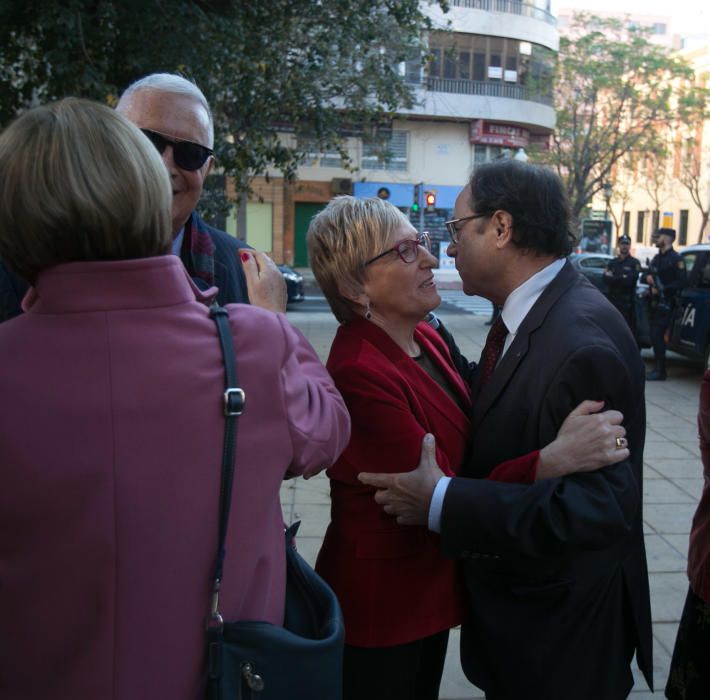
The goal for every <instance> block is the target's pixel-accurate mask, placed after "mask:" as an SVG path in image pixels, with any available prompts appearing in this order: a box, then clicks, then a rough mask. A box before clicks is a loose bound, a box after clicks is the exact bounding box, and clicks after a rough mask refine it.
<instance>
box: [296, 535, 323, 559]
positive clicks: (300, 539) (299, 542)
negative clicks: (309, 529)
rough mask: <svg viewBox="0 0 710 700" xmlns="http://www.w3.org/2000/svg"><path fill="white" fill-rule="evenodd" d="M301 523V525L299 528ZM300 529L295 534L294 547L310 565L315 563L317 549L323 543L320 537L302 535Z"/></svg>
mask: <svg viewBox="0 0 710 700" xmlns="http://www.w3.org/2000/svg"><path fill="white" fill-rule="evenodd" d="M302 528H303V525H301V529H302ZM301 529H299V531H298V535H296V549H297V550H298V553H299V554H300V555H301V556H302V557H303V558H304V559H305V560H306V561H307V562H308V563H309V564H310V565H311V566H315V565H316V557H317V556H318V551H319V550H320V547H321V545H322V544H323V538H322V537H304V536H303V535H301Z"/></svg>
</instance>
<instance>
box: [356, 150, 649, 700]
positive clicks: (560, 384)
mask: <svg viewBox="0 0 710 700" xmlns="http://www.w3.org/2000/svg"><path fill="white" fill-rule="evenodd" d="M454 214H455V218H454V219H453V220H452V221H451V222H447V224H448V228H449V233H450V234H451V237H452V243H451V245H450V246H449V250H448V253H449V255H451V256H453V257H455V258H456V267H457V269H458V271H459V273H460V275H461V278H462V281H463V289H464V291H465V292H466V293H467V294H479V295H482V296H486V297H487V298H489V299H490V300H491V301H492V302H493V303H495V304H499V305H501V306H502V307H503V310H502V313H501V318H502V322H503V323H504V324H505V325H504V327H503V329H502V333H501V338H502V339H503V343H502V355H499V359H497V360H496V359H495V358H494V359H493V360H492V361H491V358H490V355H489V354H488V353H487V351H484V358H487V359H486V362H484V361H483V360H484V358H482V365H486V364H488V365H489V366H490V369H491V370H492V374H490V375H489V376H484V371H483V370H481V369H479V371H478V372H477V373H476V374H475V375H474V378H473V389H474V399H475V405H474V409H473V431H474V432H473V437H472V440H471V445H470V450H469V453H468V456H467V459H466V460H465V464H464V466H463V470H462V473H463V477H459V478H453V479H448V478H441V472H440V471H439V470H438V468H437V466H436V463H435V462H434V460H433V458H432V453H431V445H430V444H429V445H428V444H427V443H426V442H425V444H424V447H423V450H422V462H421V464H420V466H419V467H418V468H417V469H416V470H415V471H414V472H410V473H409V474H399V475H377V477H378V478H371V477H370V476H369V475H368V476H364V477H362V478H363V480H364V481H366V483H370V484H371V485H374V486H378V487H379V488H382V489H385V490H382V491H380V492H379V493H378V496H377V500H378V501H379V502H381V503H384V504H385V510H386V511H387V512H388V513H390V514H393V515H397V516H398V521H399V522H400V523H402V524H407V523H415V522H428V524H429V527H430V529H433V530H435V531H439V532H440V533H441V544H442V549H443V551H444V552H445V553H446V554H447V555H449V556H453V557H458V558H460V559H461V560H462V561H463V566H464V572H465V577H466V582H467V585H468V586H469V591H470V602H471V615H470V617H469V618H468V620H467V622H466V623H465V624H464V625H463V627H462V637H461V659H462V665H463V669H464V672H465V673H466V675H467V677H468V678H469V679H470V680H471V681H472V682H473V683H475V684H476V685H477V686H479V687H481V688H483V689H484V690H485V691H486V696H487V698H490V700H518V699H520V698H526V700H572V699H574V700H600V699H601V698H603V699H604V700H616V699H618V698H625V697H626V696H627V695H628V693H629V691H630V690H631V687H632V685H633V677H632V674H631V669H630V662H631V660H632V658H633V656H634V653H636V656H637V661H638V664H639V666H640V668H641V669H642V670H643V672H644V675H645V677H646V680H647V681H648V683H649V685H651V684H652V677H651V617H650V603H649V589H648V573H647V568H646V554H645V549H644V542H643V532H642V518H641V497H642V473H641V469H642V457H643V445H644V438H645V399H644V376H643V365H642V363H641V360H640V358H639V355H638V350H637V348H636V344H635V342H634V339H633V336H632V335H631V332H630V330H629V328H628V325H627V324H626V323H625V322H624V319H623V318H622V317H621V315H620V314H619V313H618V311H617V310H616V309H614V308H613V307H612V306H611V304H610V303H609V302H608V301H607V300H606V299H605V298H604V297H603V295H602V294H601V293H600V292H599V291H598V290H596V289H595V288H594V287H593V286H592V285H591V284H589V283H588V282H587V281H586V280H585V279H584V278H582V277H581V276H580V275H578V274H577V273H576V272H574V270H573V269H572V267H571V266H570V264H569V263H568V262H567V261H566V260H565V257H566V255H567V254H568V253H569V252H570V251H571V249H572V244H573V237H572V235H571V233H570V232H571V214H570V207H569V203H568V200H567V197H566V195H565V193H564V189H563V187H562V183H561V182H560V180H559V178H557V176H556V175H554V174H553V173H552V171H550V170H547V169H545V168H541V167H539V166H533V165H530V164H524V163H520V162H517V161H513V160H507V161H496V162H494V163H490V164H487V165H485V166H481V167H479V168H477V169H476V170H475V171H474V173H473V175H472V177H471V180H470V182H469V184H468V186H467V187H466V188H465V189H464V190H463V192H462V193H461V194H460V195H459V197H458V199H457V201H456V207H455V210H454ZM495 327H496V326H495V325H494V329H495ZM492 334H493V329H492V331H491V335H492ZM489 338H490V336H489ZM584 399H597V400H603V401H604V402H605V404H606V406H607V407H610V408H615V409H618V410H619V411H621V412H623V414H624V416H625V421H624V426H625V428H626V431H627V436H628V443H629V449H630V457H629V458H628V459H625V460H624V461H621V462H619V463H617V464H615V465H613V466H610V467H605V468H604V469H602V470H599V471H595V472H587V473H578V474H574V475H570V476H566V477H564V478H558V479H548V480H544V481H537V482H535V483H534V484H532V485H529V486H516V485H510V484H503V483H499V482H495V481H488V480H486V476H487V475H488V474H489V473H490V472H491V470H492V469H493V468H494V467H495V466H496V465H497V464H499V463H500V462H502V461H504V460H507V459H510V458H513V457H515V456H516V455H520V454H526V453H528V452H530V451H532V450H536V449H540V448H542V447H543V446H544V445H546V444H547V443H548V442H550V441H551V440H552V439H554V438H555V436H556V434H557V432H558V430H559V428H560V426H561V424H562V421H563V420H564V418H565V417H566V416H567V414H568V413H569V412H570V410H571V409H572V408H574V407H575V406H576V405H577V404H578V403H579V402H580V401H582V400H584Z"/></svg>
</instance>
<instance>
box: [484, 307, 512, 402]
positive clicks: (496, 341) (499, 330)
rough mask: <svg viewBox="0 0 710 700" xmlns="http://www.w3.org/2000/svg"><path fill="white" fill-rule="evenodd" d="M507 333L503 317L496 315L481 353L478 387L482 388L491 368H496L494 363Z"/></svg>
mask: <svg viewBox="0 0 710 700" xmlns="http://www.w3.org/2000/svg"><path fill="white" fill-rule="evenodd" d="M507 335H508V329H507V328H506V327H505V323H503V318H502V316H498V318H497V319H496V320H495V321H494V323H493V325H492V326H491V330H490V331H488V337H487V338H486V345H485V346H484V348H483V353H482V354H481V375H480V376H481V380H480V382H479V385H478V386H479V389H482V388H483V387H484V386H485V385H486V382H487V381H488V380H489V379H490V378H491V375H492V374H493V370H494V369H495V368H496V364H498V359H499V358H500V356H501V353H502V352H503V345H505V338H506V336H507Z"/></svg>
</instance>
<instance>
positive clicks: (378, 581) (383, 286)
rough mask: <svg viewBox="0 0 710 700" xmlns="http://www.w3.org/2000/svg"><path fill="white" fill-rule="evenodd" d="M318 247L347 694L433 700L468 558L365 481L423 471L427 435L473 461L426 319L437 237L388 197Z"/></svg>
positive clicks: (335, 566)
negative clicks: (343, 409) (332, 417)
mask: <svg viewBox="0 0 710 700" xmlns="http://www.w3.org/2000/svg"><path fill="white" fill-rule="evenodd" d="M308 245H309V252H310V260H311V265H312V268H313V272H314V274H315V277H316V279H317V281H318V283H319V285H320V286H321V289H322V290H323V292H324V294H325V296H326V298H327V299H328V302H329V303H330V306H331V308H332V310H333V312H334V314H335V316H336V317H337V319H338V321H340V322H341V324H342V325H341V326H340V328H339V329H338V332H337V335H336V337H335V340H334V342H333V346H332V348H331V352H330V357H329V360H328V363H327V367H328V370H329V371H330V373H331V375H332V377H333V379H334V380H335V384H336V386H337V387H338V389H339V390H340V392H341V394H342V396H343V398H344V399H345V403H346V405H347V407H348V410H349V412H350V416H351V420H352V434H351V440H350V443H349V445H348V447H347V449H346V450H345V452H344V453H343V455H342V456H341V457H340V459H339V460H338V461H337V462H336V463H335V464H334V465H333V466H332V467H331V468H330V469H329V470H328V476H329V478H330V480H331V501H332V506H331V522H330V525H329V526H328V530H327V533H326V535H325V540H324V542H323V547H322V549H321V551H320V553H319V555H318V560H317V564H316V568H317V570H318V571H319V572H320V573H321V575H322V576H323V577H324V578H325V579H326V580H327V581H328V582H329V583H330V584H331V586H332V587H333V588H334V590H335V591H336V593H337V594H338V597H339V599H340V603H341V605H342V608H343V613H344V616H345V626H346V649H345V663H344V676H345V677H344V697H345V700H355V699H357V700H377V699H378V698H382V699H383V700H385V699H386V700H398V699H400V698H401V699H402V700H415V699H417V700H434V699H436V698H438V691H439V685H440V681H441V675H442V671H443V666H444V658H445V654H446V646H447V641H448V630H449V629H450V628H451V627H454V626H456V625H458V624H459V623H460V622H461V621H462V618H463V616H464V612H465V595H464V592H463V581H462V578H461V577H460V576H459V571H458V564H457V562H455V561H453V560H449V559H444V558H443V557H442V555H441V554H440V551H439V537H438V535H436V534H433V533H431V532H429V531H428V530H427V529H426V528H424V527H407V528H402V527H399V526H398V525H397V524H396V522H395V520H394V519H393V518H390V517H389V516H387V515H386V514H385V513H384V512H383V511H382V508H381V506H379V505H378V504H377V503H375V500H374V498H373V492H374V489H372V488H371V487H367V486H364V485H363V484H361V483H360V482H359V481H358V479H357V475H358V473H360V472H362V471H368V472H372V471H375V472H376V471H380V472H403V471H409V470H411V469H413V468H414V467H415V466H416V465H417V463H418V462H419V456H420V445H421V443H422V438H423V436H424V435H425V434H426V433H431V434H433V435H434V437H435V438H436V457H437V462H438V463H439V464H440V465H441V467H442V469H443V470H444V471H445V472H446V473H447V474H448V475H454V474H455V473H456V471H457V469H458V466H459V464H461V463H462V461H463V456H464V450H465V449H466V443H467V439H468V432H469V427H470V426H469V419H468V416H469V413H470V409H471V400H470V396H469V391H468V387H467V385H466V384H465V382H464V381H463V380H462V378H461V376H460V375H459V374H458V372H457V371H456V369H455V366H454V364H453V362H452V359H451V356H450V354H449V350H448V348H447V345H446V344H445V343H444V341H443V340H442V339H441V337H440V336H439V334H438V333H437V332H436V331H435V330H434V329H433V328H431V327H430V326H429V325H428V324H427V323H424V322H422V319H423V318H424V317H425V316H426V315H427V314H428V313H429V312H430V311H432V310H433V309H435V308H436V307H437V306H438V305H439V303H440V301H441V299H440V297H439V294H438V292H437V289H436V285H435V283H434V277H433V274H432V269H433V268H434V267H435V266H436V259H435V258H434V257H433V256H432V255H431V253H430V252H429V241H428V236H427V234H421V235H417V232H416V230H415V229H414V228H413V227H412V225H411V224H410V223H409V221H408V220H407V219H406V217H405V216H404V215H403V214H402V213H401V212H400V211H399V210H398V209H397V208H396V207H394V206H392V205H391V204H389V203H387V202H384V201H383V200H381V199H368V200H361V199H355V198H354V197H338V198H336V199H334V200H333V201H332V202H331V203H330V204H329V205H328V206H327V207H326V209H325V210H323V211H322V212H321V213H320V214H318V215H317V216H316V217H315V218H314V220H313V222H312V223H311V226H310V229H309V233H308ZM593 422H594V423H595V424H598V421H593ZM593 432H594V429H593V428H592V426H591V425H589V426H586V427H585V429H584V430H580V432H579V435H577V436H576V438H575V440H573V441H570V442H574V443H576V445H577V448H579V449H582V450H584V449H586V450H587V451H588V452H595V451H596V450H597V447H594V448H592V447H591V443H592V442H593V439H594V436H593ZM587 439H589V440H590V442H586V440H587ZM595 445H596V443H595ZM555 448H557V446H555ZM546 449H548V448H546ZM543 452H544V451H543ZM577 454H578V453H577V452H575V455H577ZM585 454H586V452H585ZM539 456H540V453H537V452H535V453H533V454H531V455H527V456H525V457H522V458H519V459H517V460H513V461H512V462H508V463H506V464H504V465H501V466H500V467H499V468H498V469H497V470H496V471H495V472H494V473H493V474H492V476H491V478H495V479H499V480H505V481H511V482H516V483H530V482H532V481H533V480H534V479H535V478H536V476H537V477H538V478H539V477H540V476H541V475H543V474H544V472H545V469H547V467H548V466H549V463H546V462H545V457H546V454H543V455H542V460H541V461H540V463H539V464H538V457H539ZM567 457H570V459H569V463H572V464H574V463H575V462H574V459H575V456H572V455H570V454H569V453H568V454H567ZM599 466H602V464H601V463H600V464H599Z"/></svg>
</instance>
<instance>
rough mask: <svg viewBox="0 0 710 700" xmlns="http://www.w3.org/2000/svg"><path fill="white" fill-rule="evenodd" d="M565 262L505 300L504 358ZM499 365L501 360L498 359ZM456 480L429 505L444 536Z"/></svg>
mask: <svg viewBox="0 0 710 700" xmlns="http://www.w3.org/2000/svg"><path fill="white" fill-rule="evenodd" d="M564 264H565V259H564V258H561V259H559V260H555V261H554V262H552V263H550V264H549V265H547V266H546V267H543V268H542V270H540V271H539V272H536V273H535V274H534V275H533V276H532V277H529V278H528V279H527V280H525V282H523V283H522V284H521V285H520V286H519V287H516V288H515V289H514V290H513V291H512V292H511V293H510V294H509V295H508V298H507V299H506V300H505V304H503V310H502V311H501V317H502V319H503V323H505V327H506V328H507V329H508V335H507V336H506V337H505V343H504V344H503V352H502V353H501V355H500V356H501V357H503V355H505V353H506V352H508V348H509V347H510V345H511V343H512V342H513V341H514V340H515V336H516V335H517V333H518V329H519V328H520V324H521V323H522V322H523V321H524V320H525V317H526V316H527V315H528V313H530V309H532V307H533V306H534V305H535V302H536V301H537V300H538V299H539V298H540V295H541V294H542V293H543V292H544V291H545V289H546V287H547V285H548V284H550V282H552V280H553V279H555V277H557V274H558V273H559V271H560V270H561V269H562V268H563V267H564ZM498 362H500V358H499V359H498ZM452 478H453V477H450V476H442V477H441V478H440V479H439V481H438V482H437V484H436V487H435V488H434V493H433V494H432V497H431V503H430V504H429V519H428V520H429V529H430V530H431V531H432V532H441V509H442V507H443V505H444V497H445V496H446V489H447V488H448V487H449V482H450V481H451V479H452Z"/></svg>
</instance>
